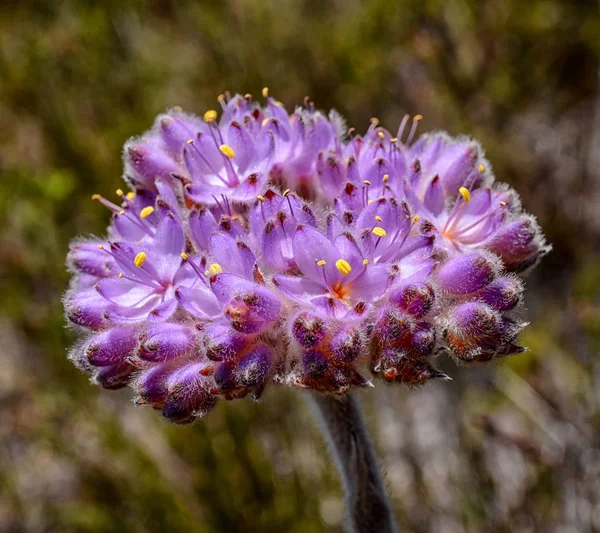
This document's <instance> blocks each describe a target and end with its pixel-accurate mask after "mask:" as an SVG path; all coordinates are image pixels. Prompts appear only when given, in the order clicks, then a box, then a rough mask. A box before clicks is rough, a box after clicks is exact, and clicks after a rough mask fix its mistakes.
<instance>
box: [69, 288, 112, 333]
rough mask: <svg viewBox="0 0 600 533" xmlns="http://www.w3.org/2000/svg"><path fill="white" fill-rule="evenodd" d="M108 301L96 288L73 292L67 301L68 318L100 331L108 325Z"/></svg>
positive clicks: (80, 324)
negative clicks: (105, 311)
mask: <svg viewBox="0 0 600 533" xmlns="http://www.w3.org/2000/svg"><path fill="white" fill-rule="evenodd" d="M105 309H106V300H105V299H104V298H103V297H102V296H100V294H98V291H97V290H96V289H95V288H94V287H87V288H85V289H82V290H80V291H77V292H73V293H72V294H71V295H70V296H68V297H67V298H66V300H65V311H66V313H67V318H68V319H69V320H70V321H71V322H73V323H74V324H77V325H78V326H83V327H86V328H89V329H93V330H99V329H102V328H103V327H105V326H106V325H107V324H108V321H107V320H106V318H105V317H104V310H105Z"/></svg>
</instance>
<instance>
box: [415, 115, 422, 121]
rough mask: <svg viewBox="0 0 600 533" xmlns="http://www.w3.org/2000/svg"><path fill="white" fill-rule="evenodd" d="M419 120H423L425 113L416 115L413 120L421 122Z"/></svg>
mask: <svg viewBox="0 0 600 533" xmlns="http://www.w3.org/2000/svg"><path fill="white" fill-rule="evenodd" d="M419 120H423V115H415V116H414V117H413V122H419Z"/></svg>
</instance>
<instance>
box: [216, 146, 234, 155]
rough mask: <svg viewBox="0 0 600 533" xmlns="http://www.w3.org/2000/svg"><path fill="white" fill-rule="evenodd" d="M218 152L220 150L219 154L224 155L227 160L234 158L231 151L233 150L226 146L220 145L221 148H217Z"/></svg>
mask: <svg viewBox="0 0 600 533" xmlns="http://www.w3.org/2000/svg"><path fill="white" fill-rule="evenodd" d="M219 150H221V153H222V154H224V155H226V156H227V157H228V158H229V159H232V158H233V157H235V152H234V151H233V148H232V147H231V146H229V145H228V144H222V145H221V146H219Z"/></svg>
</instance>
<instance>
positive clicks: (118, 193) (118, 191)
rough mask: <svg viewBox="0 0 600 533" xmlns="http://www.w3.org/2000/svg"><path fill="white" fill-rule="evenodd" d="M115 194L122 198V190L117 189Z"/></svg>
mask: <svg viewBox="0 0 600 533" xmlns="http://www.w3.org/2000/svg"><path fill="white" fill-rule="evenodd" d="M115 192H116V193H117V196H123V190H122V189H117V190H116V191H115Z"/></svg>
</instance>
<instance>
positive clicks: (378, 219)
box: [375, 215, 383, 222]
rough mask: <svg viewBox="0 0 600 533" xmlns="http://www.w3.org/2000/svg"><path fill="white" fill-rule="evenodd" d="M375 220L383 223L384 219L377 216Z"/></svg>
mask: <svg viewBox="0 0 600 533" xmlns="http://www.w3.org/2000/svg"><path fill="white" fill-rule="evenodd" d="M375 220H377V222H381V221H382V220H383V219H382V218H381V217H380V216H379V215H377V216H376V217H375Z"/></svg>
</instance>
